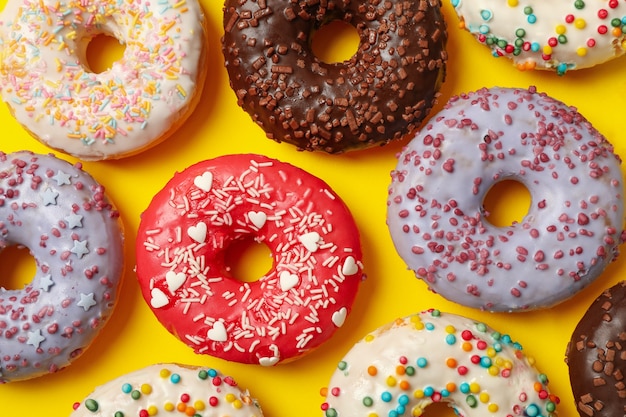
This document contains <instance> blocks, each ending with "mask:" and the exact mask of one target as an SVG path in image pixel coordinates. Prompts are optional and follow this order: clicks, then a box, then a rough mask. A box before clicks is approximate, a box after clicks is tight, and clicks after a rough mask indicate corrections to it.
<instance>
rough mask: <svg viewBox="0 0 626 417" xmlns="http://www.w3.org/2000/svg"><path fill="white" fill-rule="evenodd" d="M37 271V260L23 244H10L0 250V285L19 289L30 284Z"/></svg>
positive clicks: (7, 288) (9, 288)
mask: <svg viewBox="0 0 626 417" xmlns="http://www.w3.org/2000/svg"><path fill="white" fill-rule="evenodd" d="M36 272H37V262H36V261H35V258H34V257H33V255H32V254H31V252H30V250H29V249H28V248H27V247H25V246H23V245H11V246H8V247H7V248H5V249H3V250H2V251H0V287H1V288H4V289H5V290H9V291H10V290H21V289H23V288H24V287H26V286H27V285H28V284H30V283H31V282H32V280H33V277H34V276H35V274H36Z"/></svg>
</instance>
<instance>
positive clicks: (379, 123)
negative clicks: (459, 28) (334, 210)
mask: <svg viewBox="0 0 626 417" xmlns="http://www.w3.org/2000/svg"><path fill="white" fill-rule="evenodd" d="M334 20H342V21H344V22H347V23H348V24H350V25H352V26H354V27H355V28H356V30H357V32H358V34H359V38H360V42H359V46H358V50H357V52H356V53H355V54H354V56H352V57H351V58H350V59H349V60H346V61H344V62H340V63H325V62H322V61H321V60H320V59H318V58H317V57H316V56H315V55H314V53H313V51H312V50H311V43H312V37H313V34H314V33H315V31H316V30H318V29H319V28H321V27H322V26H324V25H325V24H327V23H329V22H331V21H334ZM446 41H447V32H446V25H445V22H444V20H443V15H442V11H441V0H404V1H403V0H399V1H389V0H359V1H357V0H343V1H341V0H226V2H225V6H224V36H223V38H222V52H223V54H224V58H225V66H226V69H227V71H228V75H229V77H230V85H231V87H232V89H233V90H234V91H235V93H236V95H237V102H238V104H239V105H240V106H241V107H242V108H244V109H245V110H246V111H247V112H248V113H249V114H250V115H251V116H252V119H253V120H254V121H255V122H256V123H257V124H258V125H259V126H261V128H263V130H264V131H265V132H266V135H267V137H268V138H270V139H273V140H275V141H277V142H287V143H291V144H293V145H295V146H296V147H297V148H298V149H299V150H309V151H314V150H315V151H325V152H327V153H340V152H344V151H347V150H353V149H363V148H367V147H372V146H374V145H384V144H386V143H389V142H390V141H391V140H394V139H400V138H401V137H403V136H404V135H405V134H407V133H409V132H411V131H413V130H414V129H415V128H417V127H418V126H419V124H420V123H421V121H422V120H424V118H425V117H426V116H427V115H428V113H429V111H430V110H431V108H432V106H433V104H434V103H435V100H436V98H437V97H438V96H439V89H440V87H441V85H442V83H443V81H444V79H445V74H446V62H447V53H446V49H445V46H446Z"/></svg>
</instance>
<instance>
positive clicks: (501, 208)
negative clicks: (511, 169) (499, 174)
mask: <svg viewBox="0 0 626 417" xmlns="http://www.w3.org/2000/svg"><path fill="white" fill-rule="evenodd" d="M530 204H531V195H530V191H528V188H526V186H525V185H524V184H522V183H521V182H519V181H516V180H513V179H506V180H502V181H500V182H497V183H496V184H494V185H493V186H492V187H491V188H490V189H489V191H488V192H487V195H485V199H484V200H483V209H484V211H483V215H484V216H485V219H486V220H487V221H488V222H489V223H491V224H492V225H494V226H496V227H507V226H512V225H514V224H517V223H519V222H521V221H522V220H523V219H524V217H525V216H526V215H527V214H528V210H529V209H530Z"/></svg>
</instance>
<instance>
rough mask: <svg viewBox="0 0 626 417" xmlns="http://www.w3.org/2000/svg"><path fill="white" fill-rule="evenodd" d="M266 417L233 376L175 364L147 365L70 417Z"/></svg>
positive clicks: (114, 382) (94, 395)
mask: <svg viewBox="0 0 626 417" xmlns="http://www.w3.org/2000/svg"><path fill="white" fill-rule="evenodd" d="M160 411H163V412H165V414H170V412H175V413H176V415H185V416H193V417H222V416H229V417H262V416H263V412H262V411H261V407H260V406H259V404H258V403H257V401H256V399H254V398H252V397H251V396H250V394H249V393H248V391H244V390H242V389H241V388H239V387H238V385H237V382H236V381H235V380H234V378H233V377H231V376H226V375H223V374H222V373H220V372H219V371H217V370H215V369H212V368H203V367H193V366H185V365H179V364H174V363H168V364H158V365H151V366H147V367H145V368H143V369H139V370H136V371H134V372H131V373H129V374H126V375H123V376H120V377H119V378H116V379H114V380H112V381H109V382H107V383H106V384H104V385H101V386H99V387H97V388H96V389H95V390H94V391H93V392H92V393H91V394H89V395H88V396H87V397H86V398H85V399H84V400H83V401H82V402H80V403H77V404H75V405H74V412H73V413H72V414H71V415H70V417H98V416H101V417H122V416H138V417H148V416H154V415H161V413H160Z"/></svg>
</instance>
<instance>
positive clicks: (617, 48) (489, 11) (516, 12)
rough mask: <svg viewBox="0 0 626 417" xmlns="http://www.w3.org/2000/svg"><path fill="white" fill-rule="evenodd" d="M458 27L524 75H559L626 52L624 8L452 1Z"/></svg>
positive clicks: (615, 3) (613, 0) (612, 3)
mask: <svg viewBox="0 0 626 417" xmlns="http://www.w3.org/2000/svg"><path fill="white" fill-rule="evenodd" d="M452 5H453V6H454V9H455V11H456V13H457V15H458V17H459V19H460V24H459V26H460V27H461V28H462V29H464V30H466V31H468V32H470V33H471V34H472V35H473V36H474V37H475V38H476V39H477V40H478V42H480V43H481V44H483V45H485V46H487V47H488V48H489V49H490V50H491V53H492V55H493V56H494V57H502V56H504V57H507V58H509V59H511V60H512V61H513V63H514V65H515V66H516V67H517V68H518V69H520V70H522V71H525V70H534V69H539V70H550V71H555V72H556V73H557V74H559V75H564V74H565V73H566V72H567V71H570V70H576V69H582V68H590V67H593V66H595V65H598V64H602V63H604V62H607V61H609V60H612V59H613V58H617V57H619V56H621V55H623V54H624V52H625V51H626V29H625V25H626V2H624V1H619V0H603V1H595V2H585V1H582V0H577V1H563V0H561V1H551V2H547V1H538V0H526V1H521V2H520V1H517V0H514V1H506V0H478V1H477V0H474V1H463V0H452Z"/></svg>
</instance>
